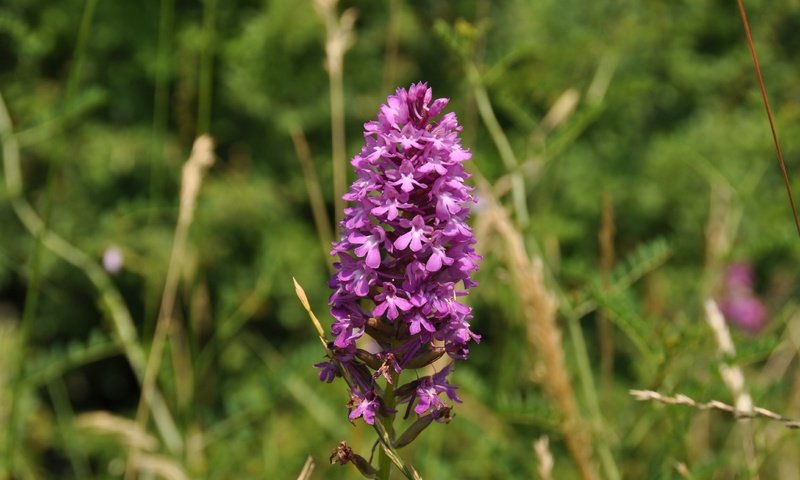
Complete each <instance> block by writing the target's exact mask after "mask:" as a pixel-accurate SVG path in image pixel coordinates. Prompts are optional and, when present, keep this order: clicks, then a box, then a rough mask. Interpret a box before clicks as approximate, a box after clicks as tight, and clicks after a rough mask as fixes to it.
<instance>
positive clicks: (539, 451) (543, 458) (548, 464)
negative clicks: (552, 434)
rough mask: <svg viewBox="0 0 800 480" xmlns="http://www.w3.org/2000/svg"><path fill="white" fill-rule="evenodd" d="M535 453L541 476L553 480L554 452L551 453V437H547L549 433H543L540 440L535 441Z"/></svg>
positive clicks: (544, 479)
mask: <svg viewBox="0 0 800 480" xmlns="http://www.w3.org/2000/svg"><path fill="white" fill-rule="evenodd" d="M533 453H534V454H536V459H537V460H538V461H539V465H538V466H537V467H536V471H537V472H538V473H539V478H541V479H542V480H552V478H553V454H552V453H550V439H549V438H547V435H542V436H541V437H539V439H538V440H536V441H535V442H533Z"/></svg>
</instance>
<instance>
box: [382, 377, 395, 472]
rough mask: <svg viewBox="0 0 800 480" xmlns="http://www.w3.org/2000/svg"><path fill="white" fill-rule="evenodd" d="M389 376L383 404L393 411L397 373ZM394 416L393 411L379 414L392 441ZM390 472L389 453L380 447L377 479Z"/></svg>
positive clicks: (390, 461)
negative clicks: (390, 381) (390, 379)
mask: <svg viewBox="0 0 800 480" xmlns="http://www.w3.org/2000/svg"><path fill="white" fill-rule="evenodd" d="M391 377H392V383H387V384H386V388H385V389H384V391H383V405H384V407H385V408H386V410H388V411H394V407H395V398H394V386H395V385H396V384H397V381H398V378H399V375H398V374H396V373H394V372H392V373H391ZM394 417H395V414H394V413H389V414H386V415H382V416H381V423H383V426H384V427H386V431H387V432H388V433H389V438H390V439H391V440H392V441H394ZM391 472H392V460H391V459H390V458H389V455H387V454H386V451H385V450H384V449H383V448H382V447H381V448H380V451H379V453H378V479H379V480H388V479H389V476H390V475H391Z"/></svg>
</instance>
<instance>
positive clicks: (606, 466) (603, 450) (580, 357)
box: [566, 311, 621, 480]
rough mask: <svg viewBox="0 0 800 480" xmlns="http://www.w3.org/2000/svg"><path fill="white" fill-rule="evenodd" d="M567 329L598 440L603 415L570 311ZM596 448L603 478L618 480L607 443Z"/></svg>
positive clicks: (580, 333)
mask: <svg viewBox="0 0 800 480" xmlns="http://www.w3.org/2000/svg"><path fill="white" fill-rule="evenodd" d="M566 317H567V328H568V330H569V336H570V338H571V339H572V345H573V347H574V351H575V352H574V353H575V364H576V367H577V370H578V379H579V380H580V385H581V390H582V392H583V396H584V398H585V400H586V404H587V407H588V408H589V414H590V415H591V417H592V427H593V428H592V430H593V436H594V437H595V438H598V435H597V433H598V431H602V430H604V429H605V427H604V422H603V415H602V413H601V412H600V400H599V399H598V397H597V389H596V388H595V385H594V378H593V377H592V367H591V364H590V362H589V355H588V353H587V349H586V340H585V339H584V337H583V330H581V324H580V321H579V318H578V317H577V316H575V314H574V313H573V312H572V311H569V312H568V313H567V314H566ZM594 444H595V446H596V448H597V455H598V456H599V457H600V464H601V465H602V467H603V470H604V471H605V478H607V479H609V480H619V479H620V478H621V477H620V474H619V470H618V469H617V464H616V462H615V461H614V455H612V453H611V449H610V448H609V444H608V442H598V441H596V442H594Z"/></svg>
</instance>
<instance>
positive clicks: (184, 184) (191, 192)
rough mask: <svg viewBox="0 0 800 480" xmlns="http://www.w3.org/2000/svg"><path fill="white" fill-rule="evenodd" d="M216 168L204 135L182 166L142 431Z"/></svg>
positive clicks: (139, 416)
mask: <svg viewBox="0 0 800 480" xmlns="http://www.w3.org/2000/svg"><path fill="white" fill-rule="evenodd" d="M213 164H214V142H213V140H212V139H211V137H209V136H207V135H202V136H200V137H198V138H197V139H196V140H195V142H194V146H193V147H192V153H191V156H190V157H189V160H187V161H186V163H185V164H184V166H183V172H182V176H181V197H180V210H179V212H178V222H177V224H176V226H175V238H174V240H173V244H172V253H171V255H170V259H169V266H168V267H167V278H166V280H165V282H164V294H163V296H162V298H161V308H160V310H159V312H158V321H157V323H156V331H155V333H154V335H153V343H152V346H151V347H150V355H149V356H148V358H147V367H146V368H145V372H144V380H143V382H142V393H141V397H140V398H139V407H138V409H137V411H136V423H137V424H139V426H141V427H142V428H144V427H145V426H146V425H147V419H148V415H149V411H150V408H151V403H152V399H153V392H154V391H155V390H156V383H157V379H158V372H159V370H160V367H161V356H162V354H163V353H164V347H165V344H166V340H167V336H168V335H169V333H170V330H171V329H172V317H173V312H174V309H175V298H176V295H177V291H178V282H179V279H180V273H181V268H182V266H183V263H184V262H183V261H184V257H185V254H186V242H187V238H188V235H189V227H190V225H191V224H192V220H193V219H194V211H195V208H196V206H197V196H198V194H199V193H200V186H201V185H202V182H203V175H204V174H205V171H206V170H208V168H210V167H211V165H213ZM132 455H133V452H132ZM128 466H129V468H128V469H127V472H128V473H127V475H126V478H130V475H131V474H132V473H131V472H132V470H131V462H129V464H128Z"/></svg>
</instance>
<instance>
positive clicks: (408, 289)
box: [315, 83, 480, 424]
mask: <svg viewBox="0 0 800 480" xmlns="http://www.w3.org/2000/svg"><path fill="white" fill-rule="evenodd" d="M447 103H448V100H447V99H446V98H439V99H435V100H434V99H433V98H432V90H431V89H430V88H428V86H427V85H426V84H424V83H417V84H413V85H411V87H410V88H409V89H408V90H406V89H403V88H400V89H398V90H397V91H396V93H395V94H394V95H391V96H389V97H388V98H387V100H386V103H385V104H384V105H382V106H381V108H380V112H379V113H378V118H377V120H375V121H370V122H367V123H366V124H365V125H364V138H365V145H364V147H363V148H362V150H361V152H360V153H359V154H358V155H356V156H355V157H354V158H353V160H352V161H351V163H352V165H353V167H355V170H356V173H357V176H358V178H357V179H356V180H355V182H354V183H353V184H352V186H351V188H350V191H349V192H348V193H347V194H346V195H344V197H343V198H344V199H345V200H346V201H347V202H349V204H348V205H349V207H348V208H346V209H345V212H344V213H345V217H344V219H343V220H342V224H341V226H342V230H343V232H344V233H343V235H342V237H341V239H340V241H339V242H338V243H336V244H334V248H333V251H332V252H331V254H332V255H337V256H338V262H337V263H335V269H336V272H335V274H334V275H333V277H332V279H331V282H330V286H331V288H332V289H333V294H332V295H331V296H330V300H329V304H330V311H331V314H332V316H333V317H334V322H333V325H332V327H331V333H332V334H333V336H334V340H333V342H331V344H330V345H329V350H330V352H331V353H332V356H333V357H334V358H332V359H331V360H332V361H330V362H323V363H319V364H317V365H315V366H316V367H317V368H319V369H320V379H321V380H324V381H327V382H331V381H333V379H334V378H336V377H337V376H346V377H347V378H348V381H349V382H350V386H351V401H350V403H349V404H348V407H349V409H350V415H349V418H350V420H351V421H353V420H355V419H357V418H359V417H361V418H363V420H364V421H365V422H366V423H368V424H374V422H375V418H376V416H381V415H390V414H393V413H394V412H395V411H396V410H395V409H394V407H395V406H397V405H400V404H403V403H406V404H408V406H407V407H406V415H408V414H409V413H410V410H411V408H413V410H414V412H415V413H417V414H418V415H429V418H432V419H434V420H437V421H442V422H444V421H448V420H449V418H450V408H451V407H450V406H449V405H448V404H447V403H446V401H447V400H448V399H449V400H450V401H455V402H459V401H460V400H459V399H458V396H457V395H456V392H455V387H454V386H452V385H450V384H449V383H448V381H447V376H448V374H449V373H450V371H451V370H452V363H451V364H449V365H448V366H446V367H443V368H440V369H439V371H438V372H435V373H433V374H432V375H426V376H420V375H421V374H420V373H419V372H415V373H416V374H415V375H408V377H411V376H413V379H408V380H410V381H408V382H407V383H405V384H403V385H398V383H399V380H398V379H399V378H400V374H401V372H403V371H404V370H408V369H419V368H422V367H425V366H427V365H431V364H433V363H434V362H435V361H436V360H437V359H439V358H440V357H442V356H444V355H448V356H449V357H450V358H452V359H454V360H461V359H465V358H467V356H468V354H469V343H470V342H471V341H473V340H474V341H476V342H477V341H480V337H479V336H478V335H476V334H475V333H473V332H472V331H471V330H470V325H469V321H470V319H471V318H472V315H471V309H470V307H468V306H466V305H464V304H463V303H461V302H459V298H460V297H462V296H464V295H466V294H467V289H469V288H471V287H473V286H475V285H476V283H475V282H474V281H473V280H472V279H471V275H472V274H473V272H475V271H476V270H477V268H478V265H477V262H478V261H479V259H480V257H479V256H478V255H477V254H476V253H475V250H474V249H473V248H472V245H473V244H474V243H475V238H474V236H473V234H472V231H471V230H470V227H469V226H467V223H466V220H467V217H468V216H469V209H470V206H471V205H472V202H473V197H472V195H471V194H470V192H471V190H472V189H471V188H470V187H469V186H467V185H466V184H465V183H464V181H465V180H466V179H467V178H468V177H469V175H468V174H467V173H466V171H465V170H464V166H463V163H464V162H465V161H466V160H469V159H470V157H471V154H470V152H469V151H468V150H466V149H464V148H463V147H462V146H461V144H460V139H459V136H458V134H459V132H460V131H461V127H460V126H459V125H458V121H457V119H456V115H455V114H454V113H452V112H449V113H445V114H444V115H442V116H441V117H440V116H439V115H440V114H441V113H442V110H443V109H444V108H445V106H446V105H447ZM367 336H368V337H369V338H371V341H368V340H369V338H367ZM440 363H445V362H440ZM342 370H344V371H342ZM381 378H384V379H385V382H384V381H383V380H381ZM404 380H405V379H404ZM381 385H384V386H383V387H381ZM389 391H390V392H391V399H388V398H386V397H387V396H388V394H387V392H389Z"/></svg>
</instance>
